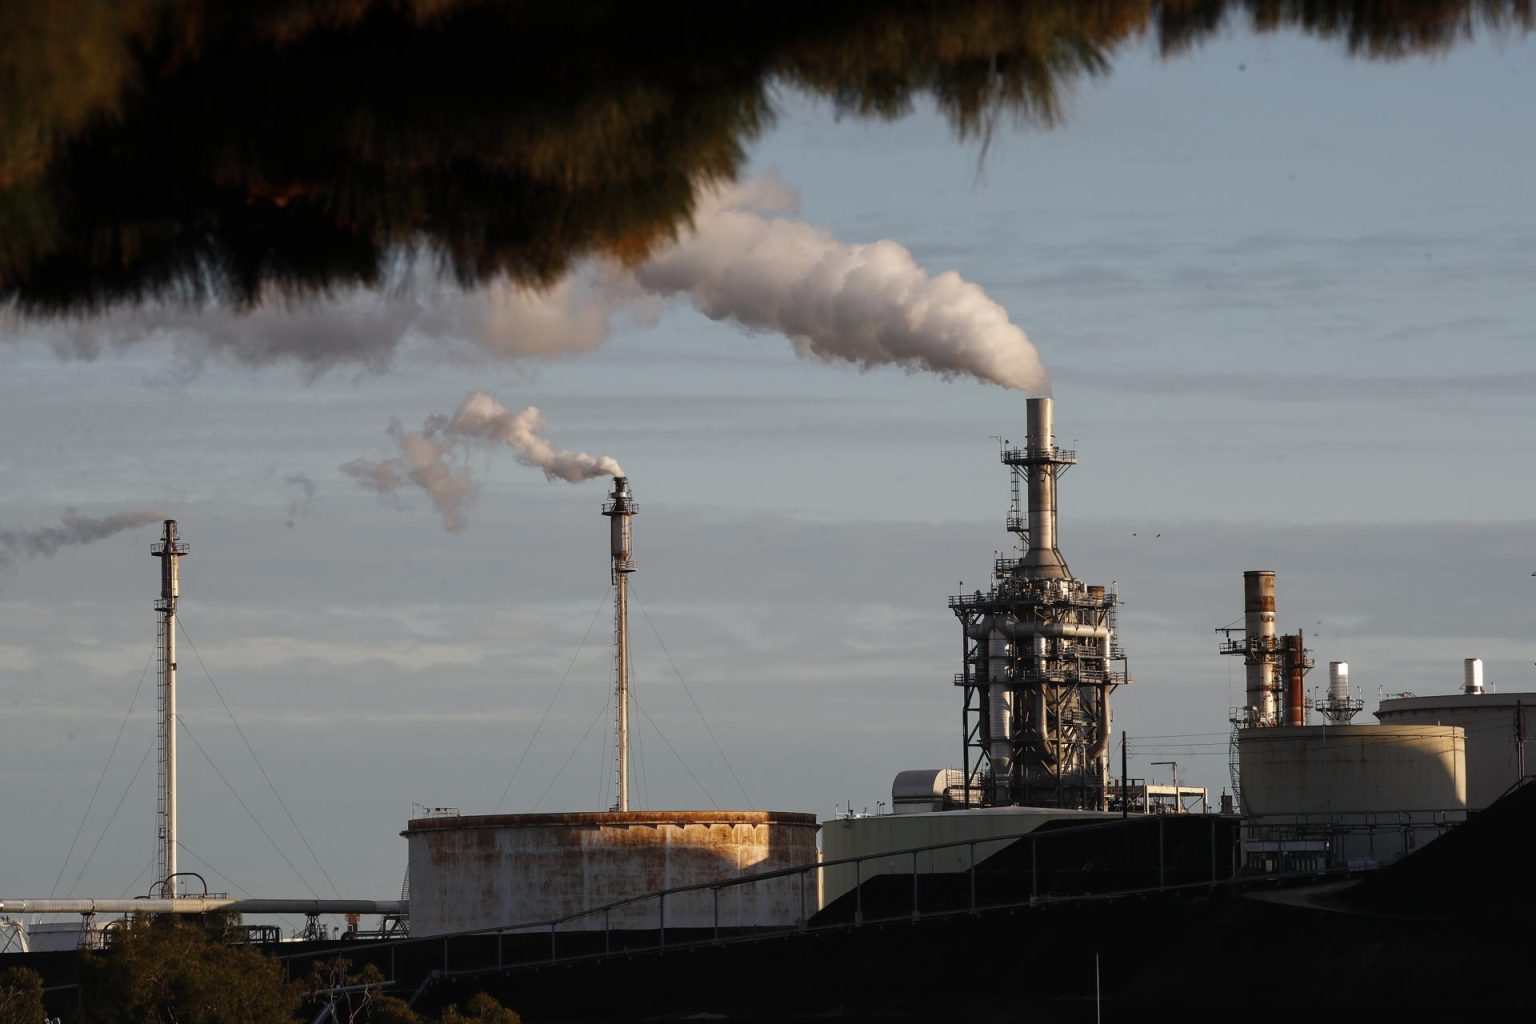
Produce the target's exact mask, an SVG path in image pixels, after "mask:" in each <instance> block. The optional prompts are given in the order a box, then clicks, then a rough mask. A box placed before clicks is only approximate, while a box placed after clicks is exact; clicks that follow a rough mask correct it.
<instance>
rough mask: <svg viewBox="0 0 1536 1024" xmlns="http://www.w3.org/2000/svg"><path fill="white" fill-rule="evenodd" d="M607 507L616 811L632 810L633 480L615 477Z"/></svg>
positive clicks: (604, 513) (635, 510) (634, 509)
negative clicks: (630, 735)
mask: <svg viewBox="0 0 1536 1024" xmlns="http://www.w3.org/2000/svg"><path fill="white" fill-rule="evenodd" d="M608 498H609V501H608V502H607V503H606V504H604V505H603V515H605V516H607V517H608V522H609V531H608V533H609V538H610V542H611V543H610V545H609V547H610V552H611V554H612V557H613V568H612V570H611V572H610V576H611V577H612V579H613V675H614V701H613V703H614V708H615V715H616V717H617V722H616V726H615V729H614V739H615V746H616V748H617V749H616V752H615V759H616V762H617V763H616V766H615V769H614V771H615V774H616V775H617V776H618V795H617V797H616V798H615V800H614V803H613V810H615V811H627V810H629V574H630V573H632V572H634V571H635V563H634V562H631V561H630V560H629V556H630V551H631V541H632V537H631V533H630V525H629V520H630V517H631V516H633V515H634V514H635V513H636V512H637V511H638V509H637V508H636V507H635V502H634V498H633V497H632V496H631V495H630V492H629V478H628V477H625V476H616V477H614V478H613V491H612V492H611V493H610V494H609V495H608Z"/></svg>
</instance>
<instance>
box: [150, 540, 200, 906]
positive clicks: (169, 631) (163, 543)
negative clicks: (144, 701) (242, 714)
mask: <svg viewBox="0 0 1536 1024" xmlns="http://www.w3.org/2000/svg"><path fill="white" fill-rule="evenodd" d="M189 550H190V549H189V548H188V547H187V546H186V545H185V544H183V543H182V542H181V538H180V537H179V536H178V535H177V533H176V520H174V519H167V520H166V521H165V532H164V533H163V534H162V535H161V537H160V540H159V541H158V542H156V543H155V544H154V545H152V546H151V547H150V549H149V552H150V554H151V555H153V556H154V557H156V558H158V559H160V597H159V599H158V600H156V601H155V611H157V612H159V613H160V615H159V636H158V645H157V650H158V651H159V656H160V685H159V692H160V701H159V704H160V773H159V787H158V788H157V789H156V791H155V793H156V797H155V804H156V807H155V811H156V814H155V817H156V826H157V833H156V834H157V837H158V841H157V843H156V847H155V848H156V850H157V853H156V856H155V867H156V869H157V870H158V871H159V883H160V885H161V886H163V887H164V891H163V892H162V893H161V894H160V895H163V896H170V897H174V896H175V895H176V874H177V868H176V598H177V597H178V596H179V595H180V594H181V557H182V556H183V555H185V554H187V553H188V552H189Z"/></svg>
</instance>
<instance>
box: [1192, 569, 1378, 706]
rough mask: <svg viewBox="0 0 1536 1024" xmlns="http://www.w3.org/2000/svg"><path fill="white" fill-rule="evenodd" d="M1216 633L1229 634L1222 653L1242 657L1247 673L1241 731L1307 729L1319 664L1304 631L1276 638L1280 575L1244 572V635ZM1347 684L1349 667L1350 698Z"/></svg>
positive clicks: (1228, 631)
mask: <svg viewBox="0 0 1536 1024" xmlns="http://www.w3.org/2000/svg"><path fill="white" fill-rule="evenodd" d="M1217 632H1219V633H1226V634H1227V639H1226V640H1225V641H1224V642H1223V643H1222V645H1221V653H1222V654H1229V655H1233V656H1234V657H1239V658H1242V659H1243V665H1244V667H1245V669H1246V673H1245V674H1246V677H1247V683H1246V688H1245V692H1244V704H1243V706H1242V707H1240V708H1233V709H1232V724H1233V725H1234V726H1236V727H1237V728H1240V729H1265V728H1270V727H1272V726H1279V725H1306V724H1307V712H1308V711H1309V710H1310V709H1311V704H1310V703H1309V702H1308V701H1307V694H1306V688H1305V687H1306V677H1307V673H1308V672H1310V671H1311V670H1312V667H1313V665H1314V664H1315V662H1313V660H1312V652H1311V651H1309V650H1307V647H1306V637H1305V635H1304V634H1303V632H1302V631H1301V630H1299V629H1298V630H1297V631H1296V632H1294V633H1287V634H1286V635H1285V636H1277V635H1276V633H1277V629H1276V626H1275V574H1274V573H1273V572H1272V571H1270V570H1268V569H1250V570H1248V571H1247V572H1245V573H1243V628H1242V630H1241V633H1242V636H1241V637H1240V638H1237V639H1234V638H1233V637H1232V633H1234V632H1238V631H1237V630H1232V629H1226V628H1222V629H1219V630H1217ZM1348 684H1349V668H1348V666H1345V668H1344V686H1345V695H1346V696H1347V693H1348ZM1342 710H1343V709H1341V711H1342ZM1355 710H1356V711H1358V710H1359V709H1358V708H1356V709H1355ZM1350 714H1353V712H1350ZM1330 720H1331V719H1330ZM1345 721H1348V719H1347V718H1346V719H1345Z"/></svg>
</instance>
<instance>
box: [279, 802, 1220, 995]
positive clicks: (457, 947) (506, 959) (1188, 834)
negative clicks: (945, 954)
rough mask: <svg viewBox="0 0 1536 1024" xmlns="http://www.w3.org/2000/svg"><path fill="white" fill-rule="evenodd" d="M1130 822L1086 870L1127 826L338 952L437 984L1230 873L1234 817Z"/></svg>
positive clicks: (679, 890)
mask: <svg viewBox="0 0 1536 1024" xmlns="http://www.w3.org/2000/svg"><path fill="white" fill-rule="evenodd" d="M1132 821H1133V822H1136V823H1137V824H1134V825H1132V826H1131V828H1132V829H1134V830H1136V831H1137V832H1138V833H1140V835H1139V836H1131V835H1127V836H1126V837H1125V840H1124V843H1123V845H1124V846H1133V845H1134V846H1137V847H1139V850H1138V853H1137V854H1135V855H1132V856H1128V857H1126V859H1125V862H1124V863H1121V864H1109V865H1103V866H1098V867H1095V866H1094V865H1093V864H1092V863H1088V864H1085V863H1084V862H1083V860H1082V859H1081V857H1080V856H1078V855H1077V853H1076V852H1069V851H1070V847H1071V846H1073V845H1075V844H1077V843H1079V842H1081V840H1083V839H1084V837H1086V836H1091V835H1092V833H1094V832H1097V831H1100V830H1103V829H1106V828H1112V829H1118V830H1121V831H1125V829H1126V824H1125V822H1124V821H1123V820H1121V819H1114V820H1106V821H1099V822H1093V823H1088V824H1083V825H1076V826H1071V827H1067V828H1059V829H1052V830H1049V831H1045V832H1041V831H1039V830H1034V831H1030V832H1018V833H1009V834H1005V835H999V836H981V837H975V838H971V839H961V840H952V841H948V842H943V843H932V844H927V845H923V846H916V847H907V848H903V849H897V850H884V851H881V852H879V853H871V854H864V855H860V856H854V857H843V858H837V859H833V860H826V861H820V862H818V863H815V864H804V865H799V866H796V867H790V868H783V869H779V870H775V871H766V872H760V873H756V874H750V875H743V876H740V877H737V878H730V879H723V880H720V881H716V882H707V883H700V884H695V885H684V886H674V887H671V888H668V889H662V890H659V891H656V892H650V893H646V894H644V895H640V896H634V897H630V898H628V899H622V900H616V901H614V902H612V903H607V904H604V905H603V906H599V907H593V908H591V909H588V910H583V911H580V912H577V913H574V914H568V915H565V916H562V917H559V918H555V919H553V920H542V921H530V922H523V923H519V924H515V925H510V926H507V927H503V928H494V929H483V930H476V931H467V932H456V933H451V934H444V935H436V936H430V937H419V938H406V939H400V940H395V941H383V942H380V941H374V942H369V943H367V944H366V945H359V946H355V947H351V948H349V949H348V950H347V951H346V953H345V954H344V955H346V956H348V957H349V958H353V959H356V960H357V961H360V962H370V963H374V964H376V965H377V966H378V967H379V968H380V969H381V970H382V971H384V972H385V976H386V977H387V978H390V979H397V978H399V977H400V976H401V975H400V968H402V967H408V974H409V976H410V977H412V978H419V977H423V976H425V975H427V974H428V973H431V974H432V975H433V976H434V977H435V978H438V979H442V978H448V977H453V976H459V975H468V974H481V973H486V972H495V971H506V970H510V969H517V968H522V967H535V966H545V965H549V964H557V963H568V962H573V961H578V960H587V959H595V958H601V957H607V956H615V955H633V954H637V953H645V952H664V951H671V950H677V949H686V948H690V947H694V948H696V947H699V946H718V945H725V944H731V943H739V942H751V941H757V940H761V939H764V938H771V937H777V936H783V935H786V934H793V933H801V932H816V931H833V930H846V929H854V928H863V927H867V926H874V925H888V924H891V923H897V922H899V923H907V924H910V923H916V922H919V921H926V920H932V919H936V918H943V917H952V916H955V915H967V914H971V915H974V914H979V913H982V912H985V911H990V910H1001V909H1008V908H1017V907H1025V906H1040V905H1044V904H1049V903H1055V902H1062V901H1078V900H1101V899H1113V898H1122V897H1126V896H1133V895H1145V894H1147V893H1152V892H1161V891H1170V890H1176V889H1189V888H1209V887H1212V886H1217V885H1225V884H1226V883H1227V882H1228V880H1229V879H1230V878H1231V877H1232V876H1233V875H1234V874H1235V873H1236V871H1237V868H1238V865H1239V863H1240V859H1239V858H1240V845H1239V835H1238V829H1237V828H1236V826H1235V822H1234V821H1233V819H1230V818H1222V817H1220V816H1218V815H1198V816H1176V815H1157V816H1152V817H1140V818H1135V819H1132ZM1202 824H1203V825H1204V826H1205V827H1204V828H1201V827H1200V826H1201V825H1202ZM829 827H831V828H836V827H837V826H836V824H835V823H833V824H832V825H830V826H829ZM1154 844H1155V849H1154ZM978 848H979V849H978ZM1085 849H1087V848H1086V847H1085ZM1093 850H1095V851H1097V850H1100V848H1093ZM1062 855H1066V856H1065V857H1063V856H1062ZM882 879H888V881H882ZM786 883H787V884H786ZM786 894H788V898H789V899H790V901H791V906H789V907H788V908H787V910H788V913H785V914H783V915H782V916H781V917H780V918H779V920H780V921H781V922H782V923H780V924H769V925H761V924H742V923H740V922H741V921H742V920H745V919H750V913H751V911H752V910H753V908H761V907H763V906H765V905H769V904H770V903H771V902H774V901H776V905H777V907H778V908H779V909H780V910H784V909H786V908H785V907H784V899H785V897H786ZM823 894H825V898H823ZM795 903H798V906H795V905H794V904H795ZM823 904H825V906H823ZM280 958H281V959H283V960H284V961H285V962H286V963H287V967H288V972H289V974H290V976H293V977H299V976H302V975H303V973H304V972H305V971H306V970H307V968H308V965H309V962H310V961H313V960H315V959H317V954H315V953H313V952H310V953H307V954H290V955H288V956H284V957H280Z"/></svg>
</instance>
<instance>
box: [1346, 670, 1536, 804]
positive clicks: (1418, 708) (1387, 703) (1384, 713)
mask: <svg viewBox="0 0 1536 1024" xmlns="http://www.w3.org/2000/svg"><path fill="white" fill-rule="evenodd" d="M1532 707H1536V693H1530V692H1526V693H1448V694H1443V695H1441V696H1438V697H1394V698H1391V699H1389V700H1384V701H1382V702H1381V706H1380V707H1379V708H1377V710H1376V717H1377V718H1378V719H1380V720H1381V723H1382V724H1383V725H1390V726H1393V727H1394V728H1400V727H1402V726H1405V725H1428V724H1434V725H1459V726H1461V727H1462V728H1463V729H1465V730H1466V731H1467V807H1468V808H1469V809H1471V810H1474V811H1479V810H1482V809H1483V808H1484V807H1487V806H1488V805H1489V804H1491V803H1493V802H1494V801H1495V800H1497V799H1498V798H1499V797H1501V796H1503V795H1504V794H1505V793H1508V792H1509V791H1510V789H1511V787H1513V786H1514V785H1515V784H1516V783H1517V782H1519V781H1520V780H1521V778H1522V777H1523V774H1524V775H1529V774H1530V773H1531V772H1532V771H1536V756H1527V755H1531V754H1532V751H1531V749H1529V747H1528V745H1529V742H1530V741H1529V740H1526V741H1524V743H1525V745H1526V749H1522V741H1521V737H1522V736H1523V735H1528V734H1529V731H1530V730H1529V728H1528V726H1531V725H1536V717H1533V716H1531V714H1530V711H1531V709H1532ZM1522 773H1523V774H1522Z"/></svg>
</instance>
